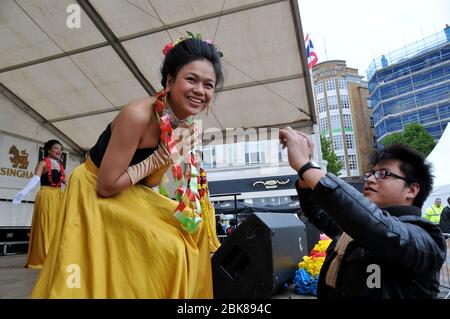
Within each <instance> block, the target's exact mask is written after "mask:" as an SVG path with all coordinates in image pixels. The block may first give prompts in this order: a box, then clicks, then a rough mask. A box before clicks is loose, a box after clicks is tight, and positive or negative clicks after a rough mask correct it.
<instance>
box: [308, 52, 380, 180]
mask: <svg viewBox="0 0 450 319" xmlns="http://www.w3.org/2000/svg"><path fill="white" fill-rule="evenodd" d="M362 79H363V77H362V76H360V75H358V70H356V69H353V68H349V67H347V66H346V63H345V61H342V60H333V61H326V62H322V63H319V64H317V65H316V66H315V67H314V68H313V82H314V93H315V105H316V114H317V121H318V123H319V129H320V133H321V135H322V136H324V137H325V138H326V139H327V140H329V141H330V142H331V145H332V148H333V150H334V152H335V153H336V155H337V156H338V157H339V159H340V161H341V163H342V166H343V168H342V170H341V172H340V173H341V175H340V176H341V177H356V176H362V175H363V173H364V172H365V171H366V170H367V168H368V157H369V155H370V154H371V153H372V152H373V149H374V139H373V135H374V133H373V128H372V126H373V125H371V110H370V109H369V108H368V104H367V98H368V89H367V82H365V81H363V80H362Z"/></svg>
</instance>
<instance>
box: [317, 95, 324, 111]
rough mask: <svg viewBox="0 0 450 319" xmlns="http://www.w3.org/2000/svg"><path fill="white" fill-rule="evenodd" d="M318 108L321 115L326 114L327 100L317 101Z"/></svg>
mask: <svg viewBox="0 0 450 319" xmlns="http://www.w3.org/2000/svg"><path fill="white" fill-rule="evenodd" d="M317 104H318V105H317V107H318V109H319V113H322V112H325V99H324V98H321V99H317Z"/></svg>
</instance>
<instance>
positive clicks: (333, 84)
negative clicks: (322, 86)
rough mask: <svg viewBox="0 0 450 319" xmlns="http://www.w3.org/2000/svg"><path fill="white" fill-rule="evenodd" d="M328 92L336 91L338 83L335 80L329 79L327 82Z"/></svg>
mask: <svg viewBox="0 0 450 319" xmlns="http://www.w3.org/2000/svg"><path fill="white" fill-rule="evenodd" d="M325 83H326V87H327V91H336V82H335V81H334V79H328V80H327V81H326V82H325Z"/></svg>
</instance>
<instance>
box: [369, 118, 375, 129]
mask: <svg viewBox="0 0 450 319" xmlns="http://www.w3.org/2000/svg"><path fill="white" fill-rule="evenodd" d="M369 121H370V127H371V128H374V127H375V122H374V121H373V116H371V117H370V120H369Z"/></svg>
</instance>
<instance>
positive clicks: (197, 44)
mask: <svg viewBox="0 0 450 319" xmlns="http://www.w3.org/2000/svg"><path fill="white" fill-rule="evenodd" d="M203 59H206V60H207V61H209V62H211V64H212V66H213V68H214V73H215V75H216V83H215V88H216V90H217V89H218V88H220V86H221V84H222V83H223V73H222V64H221V62H220V56H219V52H218V51H217V48H216V47H215V46H214V45H213V44H209V43H207V42H205V41H203V40H200V39H196V38H189V39H186V40H183V41H182V42H180V43H178V44H177V45H176V46H174V47H173V48H172V49H171V50H170V51H169V53H167V55H166V58H165V59H164V63H163V66H162V67H161V75H162V78H161V85H162V86H163V87H164V88H165V87H166V83H167V76H168V75H169V74H170V75H171V76H172V77H173V78H176V77H177V74H178V72H179V71H180V70H181V68H182V67H183V66H185V65H186V64H189V63H191V62H193V61H197V60H203Z"/></svg>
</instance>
